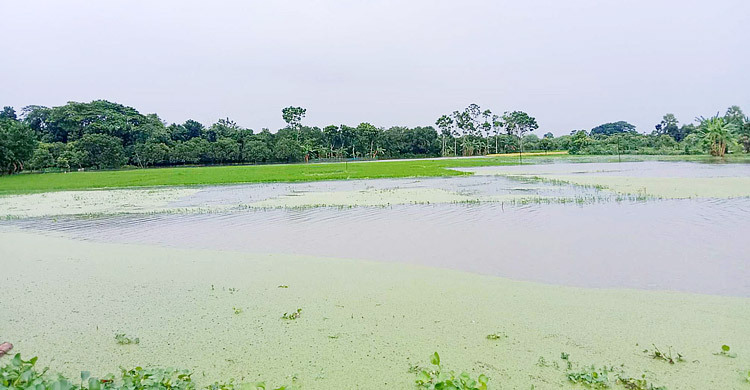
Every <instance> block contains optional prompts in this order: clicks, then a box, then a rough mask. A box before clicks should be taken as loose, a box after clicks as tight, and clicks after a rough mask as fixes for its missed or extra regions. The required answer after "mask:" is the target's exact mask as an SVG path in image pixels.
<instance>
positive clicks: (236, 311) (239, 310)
mask: <svg viewBox="0 0 750 390" xmlns="http://www.w3.org/2000/svg"><path fill="white" fill-rule="evenodd" d="M232 310H233V311H234V314H235V315H238V314H242V308H241V307H232Z"/></svg>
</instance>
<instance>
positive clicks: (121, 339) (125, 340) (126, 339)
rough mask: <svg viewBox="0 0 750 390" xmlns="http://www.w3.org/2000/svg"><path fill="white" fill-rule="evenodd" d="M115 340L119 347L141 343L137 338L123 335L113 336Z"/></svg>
mask: <svg viewBox="0 0 750 390" xmlns="http://www.w3.org/2000/svg"><path fill="white" fill-rule="evenodd" d="M115 340H116V341H117V344H120V345H129V344H140V343H141V339H139V338H138V337H130V336H127V335H126V334H125V333H117V334H115Z"/></svg>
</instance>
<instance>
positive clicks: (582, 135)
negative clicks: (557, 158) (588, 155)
mask: <svg viewBox="0 0 750 390" xmlns="http://www.w3.org/2000/svg"><path fill="white" fill-rule="evenodd" d="M590 143H591V138H589V136H588V134H586V131H584V130H578V131H576V132H575V134H573V136H572V137H571V139H570V146H568V152H569V153H570V154H580V153H582V152H583V150H584V149H585V148H586V147H587V146H588V145H589V144H590Z"/></svg>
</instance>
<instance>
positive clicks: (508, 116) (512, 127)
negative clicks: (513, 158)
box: [502, 111, 539, 160]
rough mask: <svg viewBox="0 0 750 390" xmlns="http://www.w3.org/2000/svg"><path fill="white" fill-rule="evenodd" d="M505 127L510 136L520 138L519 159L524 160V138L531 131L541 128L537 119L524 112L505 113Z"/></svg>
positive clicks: (503, 119)
mask: <svg viewBox="0 0 750 390" xmlns="http://www.w3.org/2000/svg"><path fill="white" fill-rule="evenodd" d="M502 121H503V127H505V131H506V132H507V133H508V135H513V136H516V138H518V141H519V147H518V158H519V160H522V157H521V156H522V154H523V136H524V135H525V134H526V133H528V132H531V131H534V130H536V129H538V128H539V125H538V124H537V123H536V118H534V117H533V116H530V115H529V114H527V113H525V112H523V111H513V112H507V111H506V112H505V113H504V114H503V117H502Z"/></svg>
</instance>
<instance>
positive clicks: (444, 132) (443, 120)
mask: <svg viewBox="0 0 750 390" xmlns="http://www.w3.org/2000/svg"><path fill="white" fill-rule="evenodd" d="M435 125H436V126H437V127H438V129H440V136H441V142H440V143H441V152H440V155H441V156H447V154H446V153H445V150H446V139H447V138H449V137H452V136H453V126H454V122H453V118H451V117H450V116H448V115H443V116H441V117H440V118H438V119H437V121H435Z"/></svg>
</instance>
